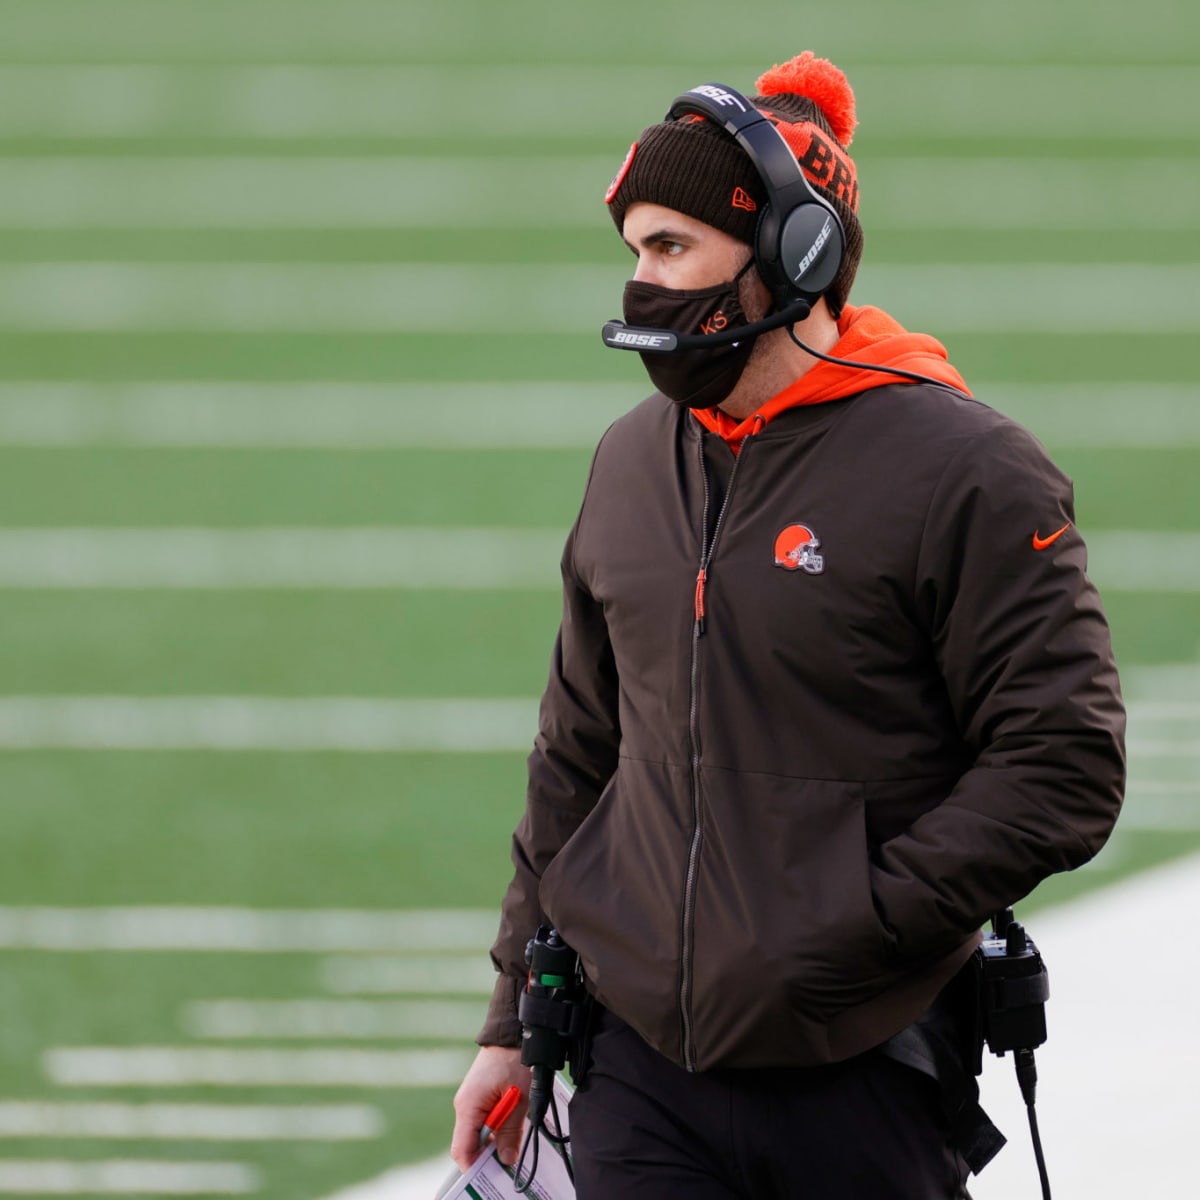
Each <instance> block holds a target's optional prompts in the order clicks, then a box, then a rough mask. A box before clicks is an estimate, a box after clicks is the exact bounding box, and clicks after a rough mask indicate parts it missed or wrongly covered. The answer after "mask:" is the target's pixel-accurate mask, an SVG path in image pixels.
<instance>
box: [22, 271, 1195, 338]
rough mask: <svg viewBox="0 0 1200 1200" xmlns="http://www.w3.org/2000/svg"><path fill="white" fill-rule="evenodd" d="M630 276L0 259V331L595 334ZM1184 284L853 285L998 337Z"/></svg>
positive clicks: (1088, 275)
mask: <svg viewBox="0 0 1200 1200" xmlns="http://www.w3.org/2000/svg"><path fill="white" fill-rule="evenodd" d="M628 275H629V269H628V267H627V266H626V265H625V264H624V263H614V264H613V265H611V266H601V265H595V264H579V263H577V264H532V263H500V264H497V263H478V264H470V265H469V264H429V263H425V264H412V263H393V264H373V263H365V264H364V263H354V264H349V263H313V262H307V263H234V262H212V263H127V262H98V263H86V262H39V263H4V264H0V329H7V330H11V331H27V332H28V331H43V332H54V331H60V332H66V331H80V332H82V331H91V332H97V333H98V332H112V333H117V332H126V333H129V332H137V331H145V332H151V331H168V330H170V331H181V330H193V331H207V332H214V333H215V332H234V331H245V332H260V333H269V332H274V333H282V332H308V333H320V332H347V333H348V332H360V333H367V332H388V333H396V332H404V333H410V334H418V333H425V334H434V333H462V334H468V333H474V334H484V333H490V334H514V335H518V334H519V335H525V336H536V335H549V334H562V333H571V334H579V335H583V334H588V335H593V336H594V335H596V334H598V332H599V330H600V328H601V326H602V325H603V323H604V322H605V321H606V320H608V319H609V318H611V317H613V316H614V315H615V314H616V313H617V312H618V311H619V309H620V297H621V291H622V289H623V287H624V284H625V280H626V278H627V277H628ZM1197 294H1200V265H1197V264H1194V263H1183V264H1159V265H1147V264H1106V263H1084V264H1079V263H1070V264H1068V263H1063V264H1049V263H1038V264H1019V263H956V264H933V265H924V266H917V265H897V264H875V265H869V266H864V267H863V269H862V271H861V272H860V273H859V278H858V282H857V283H856V288H855V295H856V297H857V298H858V300H859V302H860V303H863V304H875V305H879V306H881V307H883V308H885V309H887V310H888V311H889V312H891V313H893V314H894V315H895V316H896V318H897V320H899V321H901V322H902V323H903V324H905V325H908V326H909V327H914V328H931V329H937V330H938V331H939V332H942V333H945V334H952V333H986V334H997V335H1000V334H1011V333H1061V334H1071V333H1081V334H1086V333H1091V334H1097V333H1112V334H1127V333H1155V334H1181V333H1195V332H1196V331H1197V330H1200V310H1198V309H1197V308H1196V306H1195V305H1194V304H1193V303H1192V300H1193V298H1194V297H1195V296H1196V295H1197ZM1114 296H1119V297H1121V303H1115V302H1114V300H1113V297H1114Z"/></svg>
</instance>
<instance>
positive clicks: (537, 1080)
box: [515, 925, 591, 1194]
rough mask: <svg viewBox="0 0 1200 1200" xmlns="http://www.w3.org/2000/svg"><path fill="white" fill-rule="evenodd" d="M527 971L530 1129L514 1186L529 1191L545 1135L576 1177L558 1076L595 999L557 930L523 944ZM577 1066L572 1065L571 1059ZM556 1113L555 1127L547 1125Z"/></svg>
mask: <svg viewBox="0 0 1200 1200" xmlns="http://www.w3.org/2000/svg"><path fill="white" fill-rule="evenodd" d="M525 965H526V966H527V967H528V968H529V975H528V979H527V982H526V984H525V990H524V991H523V992H522V993H521V1000H520V1004H519V1007H518V1009H517V1014H518V1016H519V1017H520V1020H521V1063H522V1065H523V1066H526V1067H530V1068H531V1071H530V1079H529V1113H528V1118H527V1119H528V1122H529V1127H528V1131H527V1133H526V1134H525V1141H524V1144H523V1145H522V1146H521V1155H520V1157H519V1158H518V1159H517V1167H516V1172H515V1174H516V1181H515V1187H516V1190H517V1191H518V1192H520V1193H522V1194H523V1193H525V1192H527V1191H528V1190H529V1186H530V1184H532V1183H533V1179H534V1176H535V1175H536V1174H537V1166H538V1143H539V1140H540V1138H542V1137H544V1138H545V1139H546V1140H547V1141H548V1142H550V1144H551V1145H552V1146H553V1147H554V1148H555V1150H557V1151H558V1153H559V1154H560V1155H561V1156H562V1160H563V1162H564V1164H565V1165H566V1168H567V1174H568V1175H569V1176H570V1178H571V1180H572V1182H574V1179H575V1175H574V1171H573V1170H572V1167H571V1155H570V1153H569V1151H568V1150H567V1145H568V1143H569V1142H570V1140H571V1139H570V1138H569V1137H566V1136H564V1135H563V1133H562V1129H563V1125H562V1121H561V1120H560V1119H559V1115H558V1106H557V1104H556V1102H555V1099H554V1075H555V1072H557V1071H561V1070H562V1069H563V1067H564V1066H566V1063H567V1059H568V1058H569V1057H570V1056H571V1054H572V1051H573V1050H574V1048H575V1047H578V1046H579V1044H580V1041H581V1039H582V1038H583V1036H584V1032H585V1028H586V1026H587V1022H588V1015H589V1012H590V1008H591V1004H590V1000H589V997H588V994H587V992H586V991H585V989H584V986H583V970H582V968H581V967H580V965H579V955H578V954H576V953H575V951H574V950H572V949H571V947H570V946H568V945H567V943H566V942H564V941H563V939H562V936H561V935H560V934H559V932H558V930H557V929H551V928H549V927H548V926H545V925H542V926H540V927H539V929H538V931H537V933H536V934H535V935H534V937H532V938H531V939H530V941H529V943H528V945H527V946H526V947H525ZM573 1065H574V1064H573ZM547 1113H551V1114H553V1117H554V1131H553V1132H551V1131H550V1129H548V1128H547V1126H546V1115H547ZM531 1147H532V1158H531V1160H530V1164H529V1174H528V1175H525V1176H524V1177H522V1172H523V1169H524V1165H525V1156H526V1154H527V1153H529V1151H530V1148H531Z"/></svg>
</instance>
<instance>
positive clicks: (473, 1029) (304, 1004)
mask: <svg viewBox="0 0 1200 1200" xmlns="http://www.w3.org/2000/svg"><path fill="white" fill-rule="evenodd" d="M481 960H482V961H484V962H486V961H487V960H486V957H484V956H482V955H481ZM485 1008H486V1005H484V1004H483V1003H482V1002H481V1001H479V1000H473V1001H472V1000H445V999H439V1000H307V999H306V1000H243V999H221V1000H195V1001H192V1002H191V1003H190V1004H188V1005H187V1006H186V1007H185V1008H184V1010H183V1015H182V1021H183V1028H184V1031H185V1032H186V1033H188V1034H190V1035H191V1036H192V1037H198V1038H219V1039H225V1040H229V1041H236V1040H239V1039H244V1038H258V1039H281V1040H287V1039H296V1040H311V1041H327V1042H333V1041H338V1040H340V1039H355V1038H363V1039H372V1038H377V1039H383V1038H408V1039H412V1040H414V1041H421V1040H424V1041H443V1042H446V1041H456V1042H469V1041H472V1040H473V1039H474V1037H475V1035H476V1034H477V1033H478V1032H479V1027H480V1025H482V1024H483V1016H484V1009H485Z"/></svg>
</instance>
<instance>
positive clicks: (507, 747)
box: [0, 696, 538, 754]
mask: <svg viewBox="0 0 1200 1200" xmlns="http://www.w3.org/2000/svg"><path fill="white" fill-rule="evenodd" d="M537 720H538V718H537V701H535V700H532V699H530V700H523V699H498V700H442V699H386V698H384V699H378V698H372V697H360V696H330V697H319V698H318V697H276V696H0V749H34V748H39V749H49V748H60V749H76V750H101V749H109V750H222V751H239V750H260V751H261V750H269V751H273V752H303V753H311V752H315V751H339V752H351V753H360V754H361V753H431V754H432V753H439V754H440V753H493V752H504V751H511V750H525V751H528V750H530V749H531V748H532V746H533V738H534V734H535V733H536V732H537V727H538V725H537Z"/></svg>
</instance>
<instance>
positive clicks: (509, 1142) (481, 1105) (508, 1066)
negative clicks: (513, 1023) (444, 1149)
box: [450, 1046, 529, 1171]
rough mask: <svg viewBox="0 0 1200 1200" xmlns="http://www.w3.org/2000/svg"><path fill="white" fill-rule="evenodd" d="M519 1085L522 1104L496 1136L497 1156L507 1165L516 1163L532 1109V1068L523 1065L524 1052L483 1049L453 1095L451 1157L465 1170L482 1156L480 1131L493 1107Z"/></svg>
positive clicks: (495, 1048) (502, 1048)
mask: <svg viewBox="0 0 1200 1200" xmlns="http://www.w3.org/2000/svg"><path fill="white" fill-rule="evenodd" d="M514 1083H515V1084H516V1085H517V1087H519V1088H520V1089H521V1102H520V1104H518V1105H517V1109H516V1111H515V1112H514V1113H513V1115H512V1116H511V1117H509V1118H508V1120H507V1121H505V1122H504V1124H503V1126H501V1128H500V1131H499V1132H498V1133H497V1134H496V1138H495V1141H496V1153H497V1154H498V1155H499V1156H500V1161H501V1162H502V1163H504V1164H505V1166H509V1167H511V1166H512V1165H513V1163H515V1162H516V1161H517V1154H518V1152H519V1151H520V1149H521V1129H522V1126H523V1125H524V1123H525V1110H526V1109H527V1108H528V1107H529V1068H528V1067H523V1066H521V1051H520V1049H518V1048H512V1049H510V1048H509V1047H507V1046H484V1047H483V1048H482V1049H481V1050H480V1051H479V1053H478V1054H477V1055H476V1056H475V1061H474V1062H473V1063H472V1064H471V1069H470V1070H469V1071H468V1072H467V1075H466V1078H465V1079H464V1080H463V1081H462V1084H461V1086H460V1087H459V1089H458V1092H457V1093H456V1094H455V1096H454V1139H453V1140H452V1141H451V1143H450V1157H451V1158H453V1159H454V1163H455V1165H456V1166H457V1167H458V1169H459V1170H460V1171H465V1170H466V1169H467V1168H468V1167H469V1166H470V1165H471V1164H472V1163H473V1162H474V1161H475V1159H476V1158H478V1157H479V1131H480V1129H482V1128H483V1123H484V1121H485V1120H486V1119H487V1115H488V1113H489V1112H490V1111H491V1110H492V1107H493V1106H494V1105H495V1104H496V1102H497V1101H498V1100H499V1099H500V1097H501V1096H503V1095H504V1093H505V1091H506V1090H507V1089H508V1088H509V1087H510V1086H511V1085H512V1084H514Z"/></svg>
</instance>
